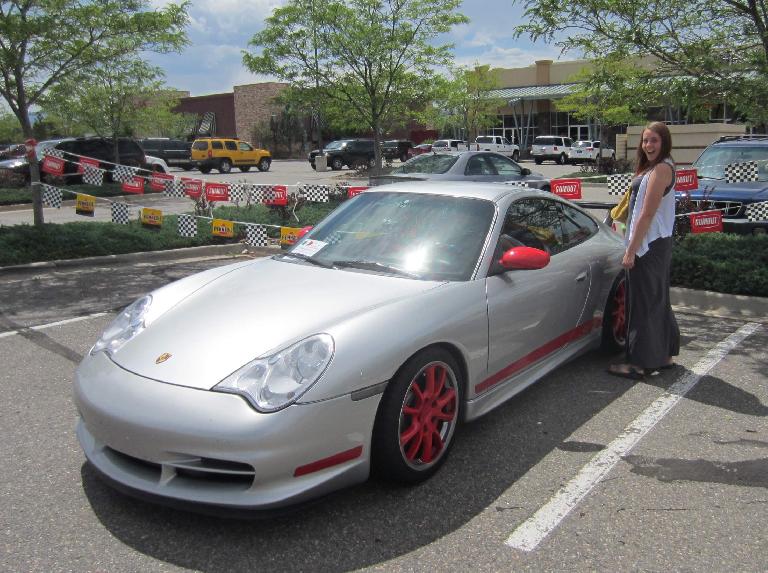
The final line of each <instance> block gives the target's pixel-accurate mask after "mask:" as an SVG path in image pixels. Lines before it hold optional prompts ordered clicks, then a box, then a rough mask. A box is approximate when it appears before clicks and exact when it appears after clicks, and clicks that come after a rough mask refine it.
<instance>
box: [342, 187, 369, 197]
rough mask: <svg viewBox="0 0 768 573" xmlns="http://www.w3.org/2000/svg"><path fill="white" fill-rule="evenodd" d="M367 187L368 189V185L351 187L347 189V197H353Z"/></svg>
mask: <svg viewBox="0 0 768 573" xmlns="http://www.w3.org/2000/svg"><path fill="white" fill-rule="evenodd" d="M366 189H368V187H350V188H349V189H348V190H347V197H348V198H349V199H352V197H354V196H355V195H360V193H362V192H363V191H365V190H366Z"/></svg>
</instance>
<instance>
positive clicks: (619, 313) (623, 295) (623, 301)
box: [611, 278, 627, 346]
mask: <svg viewBox="0 0 768 573" xmlns="http://www.w3.org/2000/svg"><path fill="white" fill-rule="evenodd" d="M626 311H627V281H626V279H623V278H622V279H621V280H620V281H619V284H617V285H616V290H615V291H614V293H613V301H612V304H611V330H612V332H613V338H614V340H615V341H616V343H617V344H619V345H621V346H623V345H624V344H625V343H626V341H627V314H626Z"/></svg>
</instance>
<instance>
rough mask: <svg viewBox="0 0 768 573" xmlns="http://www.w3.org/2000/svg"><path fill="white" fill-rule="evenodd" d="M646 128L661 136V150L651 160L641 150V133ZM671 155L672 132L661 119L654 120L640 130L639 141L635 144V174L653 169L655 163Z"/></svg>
mask: <svg viewBox="0 0 768 573" xmlns="http://www.w3.org/2000/svg"><path fill="white" fill-rule="evenodd" d="M646 130H650V131H653V132H654V133H656V134H657V135H658V136H659V137H660V138H661V150H660V151H659V155H658V156H657V157H656V159H655V160H654V161H653V162H651V161H649V160H648V156H647V155H646V154H645V151H643V134H644V133H645V132H646ZM671 156H672V134H671V133H669V128H668V127H667V124H666V123H664V122H663V121H654V122H652V123H649V124H648V125H646V126H645V129H643V131H641V132H640V142H639V143H638V144H637V168H636V169H635V175H640V174H641V173H645V172H646V171H649V170H651V169H653V168H654V167H655V166H656V165H658V164H659V163H661V162H662V161H664V160H665V159H667V158H668V157H671Z"/></svg>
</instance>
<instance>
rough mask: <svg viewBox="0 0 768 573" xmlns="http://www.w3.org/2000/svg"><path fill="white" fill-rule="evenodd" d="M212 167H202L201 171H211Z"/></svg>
mask: <svg viewBox="0 0 768 573" xmlns="http://www.w3.org/2000/svg"><path fill="white" fill-rule="evenodd" d="M210 172H211V168H210V167H200V173H210Z"/></svg>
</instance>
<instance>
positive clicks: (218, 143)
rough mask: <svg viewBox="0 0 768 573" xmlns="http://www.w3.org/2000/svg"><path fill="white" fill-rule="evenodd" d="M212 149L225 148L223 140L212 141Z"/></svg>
mask: <svg viewBox="0 0 768 573" xmlns="http://www.w3.org/2000/svg"><path fill="white" fill-rule="evenodd" d="M211 149H224V146H223V145H222V144H221V141H219V140H214V141H211Z"/></svg>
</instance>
